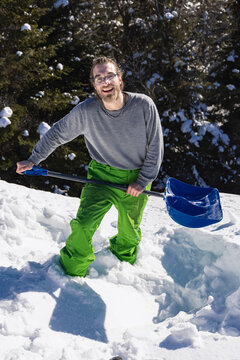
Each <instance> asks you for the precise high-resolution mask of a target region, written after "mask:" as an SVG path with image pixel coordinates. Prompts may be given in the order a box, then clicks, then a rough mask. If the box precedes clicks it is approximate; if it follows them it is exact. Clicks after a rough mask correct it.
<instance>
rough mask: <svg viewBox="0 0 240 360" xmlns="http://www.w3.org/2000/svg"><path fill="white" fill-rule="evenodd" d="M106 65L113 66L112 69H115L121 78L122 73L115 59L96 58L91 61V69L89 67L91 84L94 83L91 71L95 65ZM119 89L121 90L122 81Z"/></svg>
mask: <svg viewBox="0 0 240 360" xmlns="http://www.w3.org/2000/svg"><path fill="white" fill-rule="evenodd" d="M106 63H111V64H113V65H114V67H115V70H116V73H117V74H118V75H119V76H120V77H121V78H122V76H123V71H122V70H121V68H120V66H119V65H118V64H117V62H116V60H115V59H113V58H111V57H107V56H98V57H96V58H94V59H93V62H92V67H91V71H90V81H91V83H92V84H93V82H94V77H93V69H94V68H95V66H97V65H101V64H106ZM120 87H121V90H123V81H122V82H121V85H120Z"/></svg>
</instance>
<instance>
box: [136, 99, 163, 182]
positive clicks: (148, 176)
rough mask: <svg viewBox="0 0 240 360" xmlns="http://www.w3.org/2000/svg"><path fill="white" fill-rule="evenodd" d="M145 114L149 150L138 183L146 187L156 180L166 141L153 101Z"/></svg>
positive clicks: (147, 149)
mask: <svg viewBox="0 0 240 360" xmlns="http://www.w3.org/2000/svg"><path fill="white" fill-rule="evenodd" d="M148 104H149V107H148V109H147V112H146V113H145V117H146V133H147V148H146V156H145V159H144V162H143V166H142V168H141V171H140V173H139V176H138V179H137V183H138V184H140V185H141V186H143V187H146V186H147V185H148V184H149V183H150V182H152V181H153V180H154V179H156V177H157V175H158V172H159V169H160V166H161V163H162V160H163V154H164V141H163V134H162V127H161V122H160V117H159V114H158V110H157V108H156V105H155V104H154V102H153V101H152V100H151V101H149V103H148Z"/></svg>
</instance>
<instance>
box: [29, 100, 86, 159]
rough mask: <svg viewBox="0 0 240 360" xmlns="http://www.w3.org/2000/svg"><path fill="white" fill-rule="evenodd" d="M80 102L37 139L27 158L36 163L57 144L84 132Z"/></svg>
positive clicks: (46, 155)
mask: <svg viewBox="0 0 240 360" xmlns="http://www.w3.org/2000/svg"><path fill="white" fill-rule="evenodd" d="M80 105H81V104H79V105H77V106H75V107H74V108H73V109H72V110H71V111H70V113H69V114H67V115H66V116H65V117H63V118H62V119H61V120H59V121H58V122H56V123H55V124H54V125H53V126H52V127H51V129H49V130H48V131H47V133H46V134H44V136H43V137H42V138H41V139H40V140H39V141H38V143H37V144H36V146H35V147H34V149H33V151H32V155H31V156H30V157H29V159H28V160H30V161H32V162H33V163H34V164H35V165H38V164H39V163H40V162H41V161H43V160H45V159H46V158H47V157H48V156H49V155H50V154H51V153H52V152H53V151H54V150H55V149H56V148H57V147H58V146H60V145H63V144H66V143H67V142H69V141H71V140H73V139H75V138H76V137H77V136H79V135H81V134H83V133H84V124H83V117H82V114H81V107H80Z"/></svg>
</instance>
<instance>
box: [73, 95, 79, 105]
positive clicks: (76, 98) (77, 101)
mask: <svg viewBox="0 0 240 360" xmlns="http://www.w3.org/2000/svg"><path fill="white" fill-rule="evenodd" d="M79 101H80V99H79V97H78V96H77V95H74V96H73V98H72V100H71V104H72V105H77V104H78V103H79Z"/></svg>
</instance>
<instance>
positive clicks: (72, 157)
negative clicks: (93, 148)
mask: <svg viewBox="0 0 240 360" xmlns="http://www.w3.org/2000/svg"><path fill="white" fill-rule="evenodd" d="M67 157H68V159H70V160H74V159H75V157H76V154H74V153H71V154H69V155H68V156H67Z"/></svg>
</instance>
